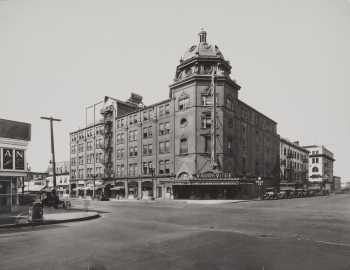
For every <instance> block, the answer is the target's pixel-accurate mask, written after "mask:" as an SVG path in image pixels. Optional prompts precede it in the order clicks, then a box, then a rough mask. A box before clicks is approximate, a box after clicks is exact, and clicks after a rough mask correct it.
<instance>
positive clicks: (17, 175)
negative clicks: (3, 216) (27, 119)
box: [0, 119, 31, 212]
mask: <svg viewBox="0 0 350 270" xmlns="http://www.w3.org/2000/svg"><path fill="white" fill-rule="evenodd" d="M30 139H31V125H30V124H28V123H22V122H15V121H11V120H5V119H0V212H1V211H11V210H12V209H13V208H14V207H16V206H17V205H18V203H19V189H20V188H21V187H22V186H23V183H24V178H25V177H26V175H27V166H26V164H27V157H26V151H27V147H28V144H29V142H30Z"/></svg>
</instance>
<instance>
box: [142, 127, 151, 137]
mask: <svg viewBox="0 0 350 270" xmlns="http://www.w3.org/2000/svg"><path fill="white" fill-rule="evenodd" d="M151 137H152V127H145V128H143V138H151Z"/></svg>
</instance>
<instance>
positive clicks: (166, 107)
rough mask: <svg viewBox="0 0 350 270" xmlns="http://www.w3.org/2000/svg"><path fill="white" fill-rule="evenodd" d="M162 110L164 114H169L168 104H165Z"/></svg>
mask: <svg viewBox="0 0 350 270" xmlns="http://www.w3.org/2000/svg"><path fill="white" fill-rule="evenodd" d="M164 110H165V114H170V105H169V104H165V105H164Z"/></svg>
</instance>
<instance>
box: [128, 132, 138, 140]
mask: <svg viewBox="0 0 350 270" xmlns="http://www.w3.org/2000/svg"><path fill="white" fill-rule="evenodd" d="M136 138H137V130H131V131H129V142H132V141H136Z"/></svg>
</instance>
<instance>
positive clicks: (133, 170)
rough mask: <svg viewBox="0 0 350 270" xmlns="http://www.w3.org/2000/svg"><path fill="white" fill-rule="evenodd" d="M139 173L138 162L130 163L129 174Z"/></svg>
mask: <svg viewBox="0 0 350 270" xmlns="http://www.w3.org/2000/svg"><path fill="white" fill-rule="evenodd" d="M137 174H138V167H137V163H130V164H129V175H130V176H136V175H137Z"/></svg>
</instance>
